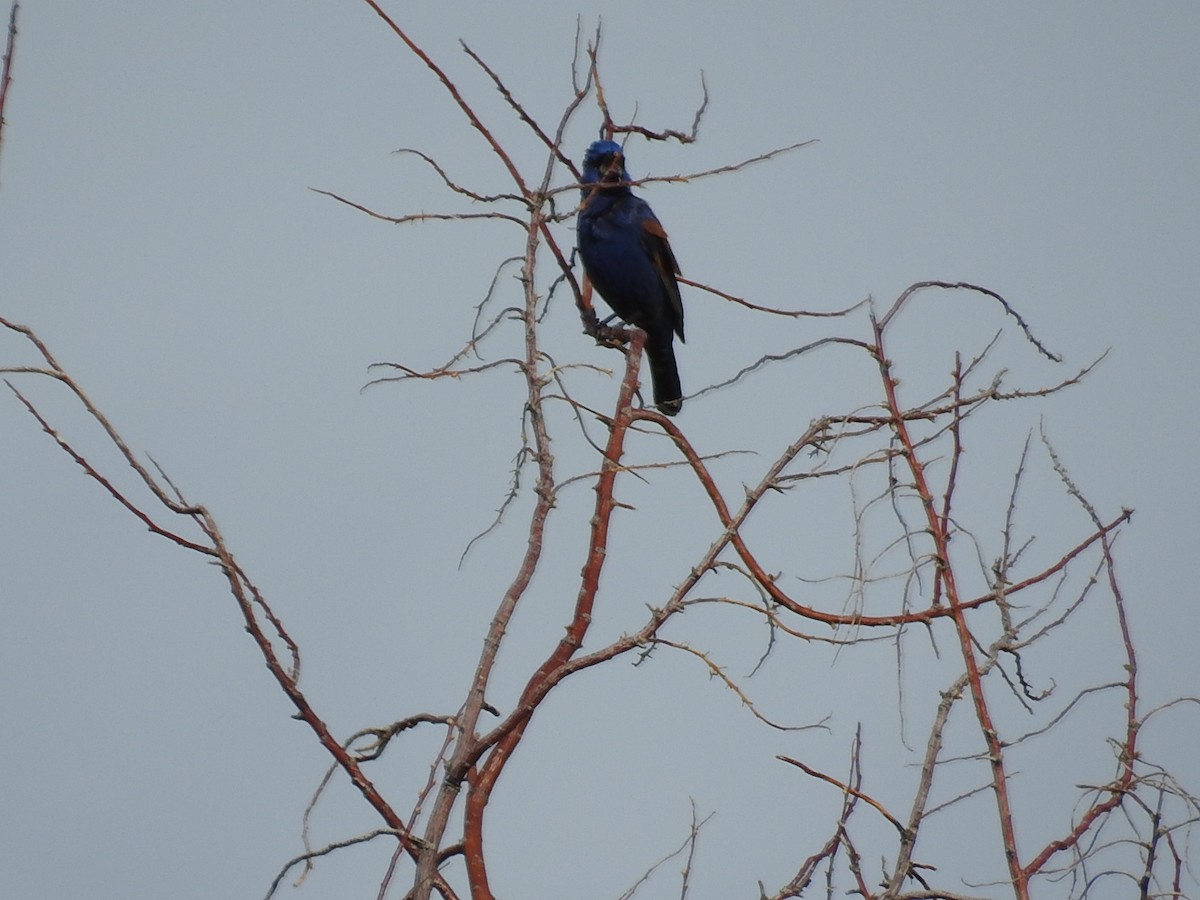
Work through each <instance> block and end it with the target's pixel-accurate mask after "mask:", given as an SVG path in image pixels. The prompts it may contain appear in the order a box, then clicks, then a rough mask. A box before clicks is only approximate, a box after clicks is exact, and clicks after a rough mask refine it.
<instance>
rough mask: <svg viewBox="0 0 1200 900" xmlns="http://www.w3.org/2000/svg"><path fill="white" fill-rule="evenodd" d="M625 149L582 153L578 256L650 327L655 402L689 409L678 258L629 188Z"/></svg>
mask: <svg viewBox="0 0 1200 900" xmlns="http://www.w3.org/2000/svg"><path fill="white" fill-rule="evenodd" d="M629 181H630V179H629V173H628V172H627V171H625V153H624V151H623V150H622V149H621V145H620V144H618V143H617V142H616V141H596V142H594V143H593V144H592V145H591V146H590V147H588V149H587V153H585V154H584V157H583V177H582V179H581V184H582V186H583V187H582V194H583V200H582V203H581V204H580V207H579V215H578V218H577V222H576V237H577V240H578V246H579V255H580V258H581V259H582V260H583V268H584V271H585V272H587V276H588V278H589V279H590V280H591V282H592V286H593V287H594V288H595V289H596V290H597V291H598V292H599V294H600V296H601V297H603V298H604V300H605V302H606V303H607V304H608V305H609V306H611V307H612V310H613V312H614V313H616V314H617V315H618V316H619V317H620V318H621V319H623V320H624V321H625V322H627V323H628V324H630V325H635V326H637V327H638V328H640V329H642V331H644V332H646V345H645V346H646V359H647V360H648V361H649V363H650V380H651V382H652V383H653V386H654V405H655V406H657V407H658V409H659V410H660V411H661V412H663V413H665V414H666V415H668V416H674V415H676V414H677V413H678V412H679V411H680V409H682V408H683V387H682V385H680V383H679V368H678V366H677V365H676V363H675V347H674V337H675V335H678V336H679V340H680V341H683V340H684V337H683V300H682V298H681V297H680V296H679V282H678V281H677V280H676V275H678V274H679V263H678V262H676V261H675V254H674V253H673V252H672V251H671V245H670V243H669V242H668V241H667V232H666V230H665V229H664V228H663V226H662V223H660V222H659V221H658V217H657V216H655V215H654V212H653V210H651V209H650V204H648V203H647V202H646V201H645V200H643V199H642V198H641V197H638V196H636V195H635V194H634V193H633V191H632V190H631V189H630V187H629Z"/></svg>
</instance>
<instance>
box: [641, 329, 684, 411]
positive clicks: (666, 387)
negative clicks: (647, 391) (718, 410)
mask: <svg viewBox="0 0 1200 900" xmlns="http://www.w3.org/2000/svg"><path fill="white" fill-rule="evenodd" d="M646 359H647V360H648V361H649V363H650V380H651V381H652V382H653V383H654V405H655V406H657V407H658V409H659V411H660V412H663V413H665V414H666V415H668V416H673V415H675V414H676V413H678V412H679V410H681V409H683V385H681V384H680V383H679V368H678V367H677V366H676V365H675V348H674V347H673V346H672V345H671V338H670V335H669V334H668V336H667V340H666V341H658V342H654V343H651V342H649V341H647V343H646Z"/></svg>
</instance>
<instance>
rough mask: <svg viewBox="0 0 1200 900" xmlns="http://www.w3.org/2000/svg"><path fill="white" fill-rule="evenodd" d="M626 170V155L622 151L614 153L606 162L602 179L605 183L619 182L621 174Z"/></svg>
mask: <svg viewBox="0 0 1200 900" xmlns="http://www.w3.org/2000/svg"><path fill="white" fill-rule="evenodd" d="M624 170H625V157H624V156H622V155H621V154H620V153H614V154H613V155H612V156H611V157H610V158H609V160H608V162H607V163H605V164H604V168H603V169H602V171H601V178H600V180H601V181H603V182H604V183H605V184H617V183H619V182H620V181H621V174H622V172H624Z"/></svg>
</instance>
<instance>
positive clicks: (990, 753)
mask: <svg viewBox="0 0 1200 900" xmlns="http://www.w3.org/2000/svg"><path fill="white" fill-rule="evenodd" d="M904 296H907V292H906V294H905V295H902V300H903V297H904ZM900 302H901V301H897V306H894V307H893V308H892V310H891V311H890V312H889V313H888V316H885V317H884V319H882V320H880V321H877V322H875V323H874V330H875V354H876V358H877V360H878V361H879V374H880V377H881V379H882V381H883V390H884V395H885V396H886V398H887V408H888V410H889V411H890V412H891V414H892V416H893V423H892V429H893V431H894V433H895V435H896V438H897V440H899V442H900V446H901V447H902V448H903V451H904V454H903V455H904V459H905V462H906V463H907V465H908V470H909V472H910V474H911V475H912V478H913V484H914V487H915V489H916V491H917V495H918V496H919V497H920V499H921V506H922V508H923V509H924V511H925V522H926V526H927V528H928V531H929V536H930V538H931V540H932V541H933V552H934V557H935V559H936V564H937V579H938V582H939V583H940V584H941V585H942V587H943V588H944V590H945V595H946V600H947V602H948V603H949V608H950V614H951V617H952V618H953V620H954V630H955V633H956V634H957V636H958V644H959V650H960V651H961V653H962V658H963V665H964V666H965V667H966V676H967V684H968V686H969V687H970V691H971V700H972V702H973V704H974V707H975V718H976V721H977V722H978V723H979V731H980V734H981V736H982V737H983V741H984V745H985V746H986V747H987V758H988V765H989V766H990V768H991V772H992V790H993V792H994V793H995V795H996V813H997V816H998V818H999V820H1000V834H1001V840H1002V841H1003V843H1004V856H1005V861H1006V862H1007V864H1008V872H1009V876H1010V878H1011V879H1012V884H1013V889H1014V891H1015V892H1016V896H1017V900H1029V876H1028V875H1027V874H1026V872H1025V870H1024V869H1023V868H1022V867H1021V861H1020V858H1019V856H1018V853H1017V836H1016V829H1015V827H1014V825H1013V817H1012V805H1011V802H1010V799H1009V796H1008V776H1007V774H1006V773H1005V766H1004V745H1003V742H1002V741H1001V739H1000V735H999V733H998V732H997V730H996V726H995V724H994V723H993V721H992V714H991V710H990V708H989V706H988V702H987V698H986V697H985V696H984V693H983V680H982V678H981V677H980V673H979V662H978V660H977V659H976V658H975V646H974V644H975V637H974V635H973V634H972V633H971V629H970V626H969V625H968V624H967V617H966V611H965V609H964V607H963V604H962V600H961V599H960V597H959V595H958V584H957V580H956V578H955V572H954V567H953V565H951V562H950V546H949V544H950V538H949V535H948V534H947V531H946V527H947V520H945V519H943V518H942V516H940V515H939V514H938V510H937V507H936V505H935V502H934V498H933V493H932V491H931V490H930V488H929V483H928V480H927V479H926V477H925V466H924V464H923V463H922V462H921V460H920V459H919V458H918V457H917V452H916V448H915V447H914V446H913V440H912V436H911V435H910V434H909V431H908V424H907V423H906V422H905V420H904V415H903V411H902V408H901V406H900V402H899V400H898V399H897V396H896V379H895V377H894V376H893V375H892V367H891V361H890V360H889V359H888V355H887V350H886V348H885V347H884V341H883V333H884V329H885V328H886V322H887V320H888V319H889V318H890V316H891V315H892V313H894V312H895V311H896V310H897V309H899V303H900ZM957 442H958V438H957V436H956V444H957ZM958 449H959V450H960V451H961V446H959V447H958ZM951 471H952V472H954V471H956V469H954V468H952V469H951ZM948 502H949V501H947V504H948ZM934 597H935V599H936V597H937V589H936V588H935V590H934Z"/></svg>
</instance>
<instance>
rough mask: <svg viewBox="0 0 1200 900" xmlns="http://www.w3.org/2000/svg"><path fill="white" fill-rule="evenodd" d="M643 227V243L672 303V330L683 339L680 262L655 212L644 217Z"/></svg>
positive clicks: (668, 299)
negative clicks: (672, 250)
mask: <svg viewBox="0 0 1200 900" xmlns="http://www.w3.org/2000/svg"><path fill="white" fill-rule="evenodd" d="M642 229H643V235H642V243H643V245H644V246H645V248H646V250H647V251H648V252H649V254H650V262H651V263H652V264H653V266H654V270H655V271H656V272H657V273H658V278H659V281H661V282H662V286H663V290H664V292H665V293H666V295H667V301H668V302H669V303H670V307H671V313H672V319H673V321H672V322H671V327H672V330H674V332H675V333H676V334H678V335H679V339H680V340H681V341H682V340H683V298H682V297H680V296H679V282H678V281H676V280H675V276H676V275H678V274H679V263H678V262H676V260H675V254H674V253H673V252H671V244H670V242H669V241H668V240H667V232H666V229H664V228H663V227H662V223H661V222H659V221H658V219H656V218H655V217H654V214H653V213H650V214H649V216H648V217H647V218H644V219H642Z"/></svg>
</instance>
